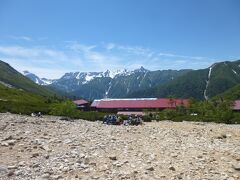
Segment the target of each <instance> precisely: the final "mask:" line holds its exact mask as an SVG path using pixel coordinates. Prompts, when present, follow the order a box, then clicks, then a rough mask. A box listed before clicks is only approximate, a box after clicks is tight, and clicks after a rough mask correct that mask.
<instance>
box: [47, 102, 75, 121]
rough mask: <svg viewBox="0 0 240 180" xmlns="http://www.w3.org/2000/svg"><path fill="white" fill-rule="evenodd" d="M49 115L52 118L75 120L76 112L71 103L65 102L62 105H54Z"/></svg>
mask: <svg viewBox="0 0 240 180" xmlns="http://www.w3.org/2000/svg"><path fill="white" fill-rule="evenodd" d="M50 114H51V115H54V116H66V117H70V118H76V117H77V114H78V110H77V107H76V105H75V104H74V103H73V102H72V101H65V102H62V103H55V104H53V105H51V107H50Z"/></svg>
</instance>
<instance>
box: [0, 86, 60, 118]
mask: <svg viewBox="0 0 240 180" xmlns="http://www.w3.org/2000/svg"><path fill="white" fill-rule="evenodd" d="M59 101H60V99H59V98H58V97H56V96H52V97H43V96H40V95H36V94H33V93H29V92H26V91H24V90H19V89H15V88H8V87H5V86H3V85H1V84H0V112H12V113H22V114H31V113H32V112H39V111H40V112H43V113H44V114H46V113H48V112H49V105H50V104H51V103H54V102H59Z"/></svg>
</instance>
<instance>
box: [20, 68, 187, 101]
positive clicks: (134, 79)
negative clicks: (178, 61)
mask: <svg viewBox="0 0 240 180" xmlns="http://www.w3.org/2000/svg"><path fill="white" fill-rule="evenodd" d="M189 71H191V70H179V71H177V70H162V71H160V70H158V71H149V70H147V69H145V68H144V67H141V68H139V69H135V70H133V71H129V70H126V69H123V70H117V71H109V70H107V71H105V72H70V73H66V74H64V75H63V76H62V77H61V78H60V79H55V80H46V79H41V78H39V77H37V76H36V75H34V74H32V73H29V72H27V73H26V71H25V72H24V74H25V75H26V76H27V77H28V78H30V79H31V80H33V81H34V82H35V83H38V84H40V85H46V86H47V87H50V88H52V89H55V90H57V91H61V92H65V93H67V94H68V95H72V96H81V97H83V98H85V99H91V100H92V99H98V98H120V97H126V96H128V95H130V94H131V93H133V92H135V91H141V90H146V89H149V88H152V87H155V86H157V85H159V84H164V83H166V82H168V81H172V80H173V79H175V78H177V77H178V76H181V75H183V74H185V73H187V72H189Z"/></svg>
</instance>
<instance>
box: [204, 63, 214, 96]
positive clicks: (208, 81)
mask: <svg viewBox="0 0 240 180" xmlns="http://www.w3.org/2000/svg"><path fill="white" fill-rule="evenodd" d="M214 66H215V64H214V65H212V66H211V67H210V68H209V71H208V79H207V80H206V88H205V90H204V98H205V99H206V100H208V96H207V88H208V86H209V83H210V78H211V74H212V69H213V67H214Z"/></svg>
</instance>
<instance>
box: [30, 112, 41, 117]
mask: <svg viewBox="0 0 240 180" xmlns="http://www.w3.org/2000/svg"><path fill="white" fill-rule="evenodd" d="M31 116H32V117H42V113H41V112H38V113H32V114H31Z"/></svg>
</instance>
